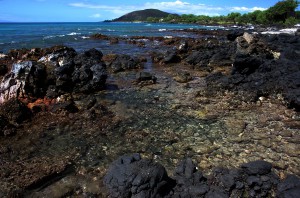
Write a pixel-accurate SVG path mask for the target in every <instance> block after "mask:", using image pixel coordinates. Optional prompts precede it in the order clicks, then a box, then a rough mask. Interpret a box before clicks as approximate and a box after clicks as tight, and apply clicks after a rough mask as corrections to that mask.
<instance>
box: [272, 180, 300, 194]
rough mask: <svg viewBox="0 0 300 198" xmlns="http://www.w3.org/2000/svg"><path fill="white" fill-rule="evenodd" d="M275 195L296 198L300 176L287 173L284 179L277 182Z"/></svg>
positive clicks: (299, 186) (299, 192)
mask: <svg viewBox="0 0 300 198" xmlns="http://www.w3.org/2000/svg"><path fill="white" fill-rule="evenodd" d="M277 191H278V193H277V195H278V197H279V198H297V197H299V195H300V178H299V177H297V176H295V175H289V176H288V177H287V178H286V179H285V180H283V181H282V182H281V183H279V184H278V187H277Z"/></svg>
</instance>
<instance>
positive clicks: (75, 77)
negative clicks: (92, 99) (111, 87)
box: [72, 49, 107, 93]
mask: <svg viewBox="0 0 300 198" xmlns="http://www.w3.org/2000/svg"><path fill="white" fill-rule="evenodd" d="M102 56H103V54H102V53H101V52H100V51H98V50H96V49H91V50H88V51H86V52H84V53H82V54H79V55H77V56H76V57H75V58H74V62H75V69H74V72H73V74H72V82H73V85H74V88H73V91H74V92H84V93H90V92H93V91H97V90H100V89H102V88H103V87H104V85H105V82H106V78H107V71H106V65H105V64H104V63H103V62H102V61H101V58H102Z"/></svg>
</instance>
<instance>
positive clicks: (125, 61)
mask: <svg viewBox="0 0 300 198" xmlns="http://www.w3.org/2000/svg"><path fill="white" fill-rule="evenodd" d="M108 67H109V68H110V69H111V71H112V72H113V73H117V72H121V71H125V70H130V69H138V68H141V67H142V64H141V61H140V60H139V59H137V58H133V57H130V56H129V55H117V56H116V58H115V59H114V60H113V61H112V62H111V63H110V64H109V65H108Z"/></svg>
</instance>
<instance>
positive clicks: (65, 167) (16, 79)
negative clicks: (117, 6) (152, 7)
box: [0, 30, 300, 197]
mask: <svg viewBox="0 0 300 198" xmlns="http://www.w3.org/2000/svg"><path fill="white" fill-rule="evenodd" d="M193 33H194V34H197V35H200V36H198V37H197V38H163V37H159V38H154V37H153V38H149V37H148V38H147V37H134V38H129V39H125V41H126V42H128V43H131V44H134V45H136V46H138V47H140V48H145V47H146V46H147V45H148V44H149V42H150V43H152V42H153V43H154V42H155V43H159V46H160V47H159V49H156V50H153V49H152V50H149V51H148V52H147V53H146V54H144V55H143V56H140V57H135V56H130V55H125V54H104V55H103V54H102V52H101V51H99V50H96V49H91V50H88V51H85V52H76V51H75V50H74V49H72V48H69V47H65V46H55V47H52V48H46V49H20V50H11V51H10V52H9V53H7V54H3V55H1V56H0V75H1V77H0V80H1V84H0V92H1V93H0V102H1V106H0V130H1V131H0V156H1V158H0V186H1V190H0V196H1V197H43V196H46V195H51V197H68V196H78V197H106V196H110V197H153V196H154V197H216V196H220V197H288V196H289V197H296V195H297V194H299V191H300V184H299V183H300V181H299V176H300V170H299V164H300V153H299V151H300V134H299V129H300V114H299V111H300V67H299V65H300V52H299V49H300V36H299V34H298V33H296V34H295V35H288V34H279V35H268V34H258V33H253V32H247V31H242V30H237V31H233V32H232V31H225V30H224V31H204V30H203V31H201V30H198V31H195V32H193ZM93 39H100V40H102V39H103V40H110V44H111V45H118V42H119V40H120V39H121V38H115V37H108V36H103V35H95V36H94V37H93ZM123 39H124V38H123ZM149 65H150V66H149ZM129 153H140V155H142V156H143V158H146V160H144V159H141V156H140V155H133V156H125V157H121V158H120V159H119V160H118V161H116V162H114V163H113V164H112V166H111V168H110V169H109V170H108V167H109V164H111V163H112V162H113V161H114V160H115V159H117V158H118V156H121V155H124V154H129ZM183 159H184V160H183ZM182 160H183V161H182ZM181 161H182V162H181ZM160 164H163V165H164V167H163V166H162V165H160ZM178 164H179V165H178ZM177 165H178V167H177V168H176V171H175V173H174V174H173V176H171V177H169V176H168V175H170V174H171V173H172V172H173V170H174V169H175V167H176V166H177ZM196 167H199V170H201V171H197V170H198V169H197V168H196ZM217 167H221V168H217ZM272 167H273V168H272ZM141 170H149V173H151V174H149V175H145V174H144V173H143V171H141ZM202 173H203V174H202ZM290 174H293V176H288V175H290ZM105 175H106V176H105ZM133 175H134V176H133ZM204 175H205V176H204ZM133 177H134V178H133ZM103 178H104V183H103Z"/></svg>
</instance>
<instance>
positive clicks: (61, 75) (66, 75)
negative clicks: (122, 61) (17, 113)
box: [0, 46, 107, 103]
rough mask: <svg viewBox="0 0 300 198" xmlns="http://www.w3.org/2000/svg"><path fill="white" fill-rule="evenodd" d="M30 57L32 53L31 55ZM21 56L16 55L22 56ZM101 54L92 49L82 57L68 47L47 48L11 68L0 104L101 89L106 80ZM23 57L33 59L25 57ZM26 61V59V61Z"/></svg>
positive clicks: (82, 54)
mask: <svg viewBox="0 0 300 198" xmlns="http://www.w3.org/2000/svg"><path fill="white" fill-rule="evenodd" d="M28 53H29V54H30V53H32V51H30V52H28ZM18 54H19V53H13V55H14V56H16V57H17V56H19V55H18ZM102 56H103V55H102V53H101V52H100V51H98V50H96V49H91V50H88V51H86V52H83V53H81V54H77V52H76V51H75V50H74V49H72V48H68V47H64V46H61V47H56V48H54V47H53V48H48V49H44V50H43V52H40V53H37V52H35V54H34V59H38V61H32V60H24V61H21V62H19V63H14V64H13V65H12V68H11V71H10V72H9V73H7V74H6V75H5V76H4V77H3V79H2V82H1V84H0V103H4V102H6V101H8V100H10V99H13V98H23V99H24V98H26V99H33V100H34V99H37V98H44V97H48V98H56V97H58V96H59V95H62V94H65V93H73V92H75V93H77V92H81V93H91V92H94V91H97V90H101V89H102V88H103V87H104V85H105V81H106V78H107V72H106V65H105V64H104V62H103V61H102ZM22 57H23V58H24V57H31V56H29V55H28V54H24V55H23V56H22ZM25 59H26V58H25Z"/></svg>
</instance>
